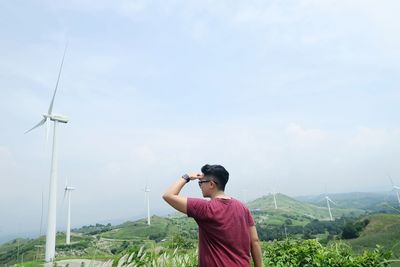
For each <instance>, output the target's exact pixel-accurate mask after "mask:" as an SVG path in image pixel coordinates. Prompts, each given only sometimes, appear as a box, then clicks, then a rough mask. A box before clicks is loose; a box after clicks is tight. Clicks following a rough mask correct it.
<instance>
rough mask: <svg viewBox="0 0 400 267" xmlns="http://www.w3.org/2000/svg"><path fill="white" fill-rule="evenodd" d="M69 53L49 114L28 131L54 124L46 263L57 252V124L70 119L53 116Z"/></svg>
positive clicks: (59, 73)
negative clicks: (49, 122) (50, 123)
mask: <svg viewBox="0 0 400 267" xmlns="http://www.w3.org/2000/svg"><path fill="white" fill-rule="evenodd" d="M66 51H67V46H65V49H64V54H63V57H62V60H61V66H60V70H59V72H58V78H57V83H56V87H55V89H54V93H53V98H52V99H51V102H50V106H49V109H48V111H47V114H43V119H42V120H41V121H40V122H39V123H38V124H36V125H35V126H33V127H32V128H31V129H29V130H28V131H26V132H25V133H28V132H30V131H32V130H34V129H36V128H38V127H39V126H42V125H43V124H44V123H46V122H48V120H51V121H53V122H54V127H53V151H52V157H51V172H50V186H49V204H48V213H47V233H46V253H45V261H46V262H51V261H53V260H54V257H55V252H56V219H57V218H56V215H57V163H58V162H57V124H58V123H67V122H68V118H67V117H64V116H61V115H56V114H53V105H54V99H55V97H56V93H57V88H58V83H59V81H60V76H61V71H62V67H63V64H64V57H65V52H66Z"/></svg>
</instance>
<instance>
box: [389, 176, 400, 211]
mask: <svg viewBox="0 0 400 267" xmlns="http://www.w3.org/2000/svg"><path fill="white" fill-rule="evenodd" d="M389 179H390V183H391V184H392V188H393V191H395V192H396V195H397V202H398V203H399V206H400V196H399V190H400V186H397V185H395V184H394V183H393V180H392V177H390V175H389Z"/></svg>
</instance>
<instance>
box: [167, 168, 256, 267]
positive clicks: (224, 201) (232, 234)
mask: <svg viewBox="0 0 400 267" xmlns="http://www.w3.org/2000/svg"><path fill="white" fill-rule="evenodd" d="M201 172H202V173H193V174H190V175H187V174H185V175H183V176H182V178H179V179H178V180H177V181H176V182H175V183H174V184H173V185H172V186H171V187H170V188H169V189H168V190H167V191H166V192H165V194H164V195H163V198H164V200H165V201H166V202H168V204H170V205H171V206H172V207H174V208H175V209H177V210H178V211H180V212H183V213H185V214H187V215H188V216H189V217H192V218H193V219H195V221H196V222H197V224H198V226H199V267H250V266H251V264H250V253H251V256H252V258H253V262H254V266H255V267H261V266H262V256H261V246H260V242H259V240H258V235H257V230H256V227H255V223H254V220H253V217H252V216H251V214H250V211H249V210H248V208H247V207H246V206H244V205H243V204H242V203H241V202H240V201H238V200H236V199H234V198H232V197H229V196H227V195H225V193H224V190H225V185H226V183H227V182H228V179H229V173H228V172H227V170H226V169H225V168H224V167H223V166H221V165H208V164H207V165H205V166H203V167H202V168H201ZM196 179H198V180H199V181H198V183H199V186H200V189H201V192H202V193H203V197H206V198H211V200H209V201H208V200H205V199H198V198H186V197H183V196H180V195H179V193H180V191H181V190H182V188H183V187H184V186H185V184H187V183H189V182H190V181H192V180H196Z"/></svg>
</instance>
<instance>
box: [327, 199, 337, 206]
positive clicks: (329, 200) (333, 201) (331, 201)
mask: <svg viewBox="0 0 400 267" xmlns="http://www.w3.org/2000/svg"><path fill="white" fill-rule="evenodd" d="M328 200H329V201H330V202H331V203H332V204H333V205H336V206H337V204H336V203H335V202H334V201H333V200H332V199H330V198H328Z"/></svg>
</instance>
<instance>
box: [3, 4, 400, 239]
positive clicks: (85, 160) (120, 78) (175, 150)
mask: <svg viewBox="0 0 400 267" xmlns="http://www.w3.org/2000/svg"><path fill="white" fill-rule="evenodd" d="M399 8H400V2H398V1H391V0H387V1H372V0H363V1H361V0H357V1H356V0H346V1H338V0H325V1H321V0H296V1H291V0H289V1H278V0H267V1H254V0H250V1H228V0H221V1H211V0H209V1H190V0H189V1H172V0H169V1H168V0H166V1H156V0H154V1H151V0H148V1H141V0H136V1H135V0H132V1H125V0H119V1H101V0H100V1H91V0H90V1H89V0H88V1H85V0H80V1H74V0H71V1H2V2H0V22H1V23H0V31H1V36H0V58H1V60H0V122H1V125H2V127H1V131H0V182H1V186H0V216H1V220H0V236H4V235H10V234H20V235H23V234H26V233H34V234H39V233H42V234H43V233H44V232H45V231H44V229H45V224H46V216H47V215H46V214H47V201H48V190H49V179H50V159H51V145H52V138H49V141H48V142H47V143H46V127H41V128H38V129H35V130H34V131H32V132H30V133H28V134H24V132H25V131H26V130H28V129H30V128H31V127H33V126H34V125H35V124H36V123H38V122H39V121H40V120H41V119H42V114H44V113H46V111H47V109H48V107H49V104H50V100H51V97H52V94H53V91H54V87H55V84H56V80H57V75H58V70H59V66H60V63H61V58H62V54H63V51H64V47H65V46H66V44H67V43H68V48H67V52H66V56H65V62H64V68H63V71H62V74H61V78H60V83H59V86H58V92H57V96H56V99H55V103H54V109H53V111H54V112H55V113H57V114H62V115H65V116H67V117H68V118H69V122H68V123H67V124H62V125H59V127H58V128H57V129H58V136H57V139H58V140H57V141H58V143H57V144H58V148H59V149H58V159H59V172H58V191H57V194H58V211H57V228H58V229H59V230H63V229H65V225H66V202H65V201H64V200H63V194H64V192H63V188H64V187H65V184H66V180H67V179H68V183H69V185H70V186H73V187H75V188H76V190H75V191H73V193H72V225H73V227H78V226H82V225H85V224H86V225H87V224H94V223H96V222H107V221H118V220H120V221H123V220H133V219H137V218H141V217H144V216H145V213H146V204H145V197H144V187H145V185H146V183H147V184H149V186H150V188H151V193H150V199H151V210H152V214H160V215H163V214H168V213H172V212H173V210H172V209H171V208H170V207H168V205H167V204H165V203H164V202H163V200H162V198H161V195H162V193H163V192H164V191H165V190H166V188H167V187H168V186H169V185H170V184H172V183H173V182H174V181H175V180H176V179H179V177H180V176H181V175H182V174H184V173H190V172H197V171H200V168H201V167H202V166H203V165H204V164H207V163H208V164H222V165H223V166H225V167H226V169H227V170H228V171H229V173H230V181H229V183H228V185H227V187H226V193H227V194H229V195H232V196H234V197H236V198H239V199H241V200H243V201H249V200H251V199H255V198H257V197H260V196H262V195H266V194H268V193H269V192H272V191H274V190H275V191H277V192H281V193H284V194H287V195H289V196H299V195H313V194H324V193H328V194H329V193H339V192H352V191H365V192H367V191H389V190H390V189H391V185H390V181H389V179H388V176H389V175H390V176H391V177H392V178H393V180H394V181H395V183H397V184H400V164H398V162H397V161H398V159H399V158H400V127H399V120H398V118H399V115H400V108H399V105H398V100H399V99H400V90H399V85H400V76H399V75H398V73H399V71H400V65H399V64H398V62H400V50H399V49H398V47H400V27H399V25H400V17H399V16H398V12H397V10H399ZM49 126H50V129H52V124H51V125H49ZM50 137H52V133H51V132H50ZM182 193H183V194H184V195H187V196H195V197H201V195H200V191H199V188H198V186H197V184H196V183H190V184H188V185H187V186H186V187H185V188H184V190H183V192H182ZM42 199H43V201H42ZM42 203H43V205H42ZM42 209H43V223H42V227H41V223H40V222H41V217H42V216H41V214H42ZM40 229H42V230H40Z"/></svg>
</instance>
